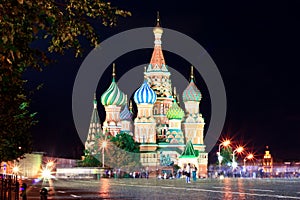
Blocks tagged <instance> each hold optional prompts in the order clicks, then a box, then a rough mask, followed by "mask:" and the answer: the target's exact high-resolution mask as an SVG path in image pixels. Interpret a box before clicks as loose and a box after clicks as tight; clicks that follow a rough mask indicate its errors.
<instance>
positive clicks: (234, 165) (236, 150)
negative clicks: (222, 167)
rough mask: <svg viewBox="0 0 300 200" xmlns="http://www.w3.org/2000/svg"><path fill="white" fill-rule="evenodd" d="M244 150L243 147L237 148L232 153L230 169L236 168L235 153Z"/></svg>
mask: <svg viewBox="0 0 300 200" xmlns="http://www.w3.org/2000/svg"><path fill="white" fill-rule="evenodd" d="M243 150H244V147H241V146H240V147H238V148H236V149H235V150H234V151H233V152H232V168H233V169H235V168H236V167H237V163H236V161H235V153H236V152H237V153H241V152H242V151H243Z"/></svg>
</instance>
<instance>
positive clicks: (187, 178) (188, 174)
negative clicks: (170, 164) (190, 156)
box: [185, 163, 191, 183]
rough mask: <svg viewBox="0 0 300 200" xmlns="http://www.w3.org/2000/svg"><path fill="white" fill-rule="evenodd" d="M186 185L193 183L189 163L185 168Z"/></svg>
mask: <svg viewBox="0 0 300 200" xmlns="http://www.w3.org/2000/svg"><path fill="white" fill-rule="evenodd" d="M185 176H186V183H191V164H190V163H188V164H187V166H186V168H185Z"/></svg>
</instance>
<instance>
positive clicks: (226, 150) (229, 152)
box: [221, 146, 232, 165]
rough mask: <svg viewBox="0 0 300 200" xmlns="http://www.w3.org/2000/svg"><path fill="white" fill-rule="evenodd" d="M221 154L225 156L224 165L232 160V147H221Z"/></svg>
mask: <svg viewBox="0 0 300 200" xmlns="http://www.w3.org/2000/svg"><path fill="white" fill-rule="evenodd" d="M221 156H222V157H223V160H222V165H226V164H227V163H231V162H232V148H231V147H230V146H228V147H226V148H222V149H221Z"/></svg>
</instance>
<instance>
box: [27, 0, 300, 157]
mask: <svg viewBox="0 0 300 200" xmlns="http://www.w3.org/2000/svg"><path fill="white" fill-rule="evenodd" d="M197 2H198V1H197ZM113 4H115V5H117V6H118V7H120V8H123V9H127V10H129V11H131V12H132V17H129V18H125V19H121V20H120V21H119V25H118V26H117V27H115V28H106V27H102V26H100V25H99V24H96V25H97V26H98V28H97V31H99V34H100V35H101V39H102V40H104V39H106V38H108V37H110V36H112V35H114V34H116V33H119V32H122V31H124V30H128V29H132V28H138V27H146V26H153V25H154V24H155V18H156V11H160V15H161V21H162V26H163V27H165V28H170V29H174V30H177V31H180V32H182V33H184V34H186V35H188V36H190V37H192V38H193V39H195V40H196V41H197V42H198V43H199V44H201V45H202V46H203V47H204V48H205V49H206V50H207V52H208V53H209V54H210V56H211V57H212V58H213V60H214V61H215V63H216V65H217V66H218V68H219V71H220V73H221V75H222V78H223V81H224V84H225V88H226V93H227V101H228V102H227V103H228V105H227V106H228V107H227V108H228V111H227V118H226V123H225V126H224V129H223V132H222V136H223V137H225V136H228V137H234V139H235V141H242V143H244V144H247V147H248V148H249V149H251V150H252V151H255V152H257V154H261V153H263V150H264V147H265V145H269V146H270V148H271V153H272V154H273V155H274V156H275V159H277V160H291V159H296V160H299V159H300V157H299V153H300V112H299V111H300V104H299V103H300V94H299V88H300V87H299V86H300V84H299V81H298V76H299V72H300V70H299V67H300V65H299V63H300V62H299V59H298V58H299V56H298V53H299V46H300V39H299V36H300V28H299V20H300V13H299V11H298V10H299V7H300V2H299V1H279V2H277V3H275V2H272V1H270V2H267V1H251V2H247V3H244V2H228V1H226V2H225V1H209V2H208V1H205V2H204V1H203V2H202V1H201V2H198V3H197V4H194V2H193V1H181V2H176V1H150V0H147V1H138V0H134V1H128V0H126V1H125V0H124V1H113ZM174 42H176V41H174ZM41 45H43V44H41ZM90 50H91V48H87V50H86V54H85V56H86V55H87V54H88V53H89V51H90ZM151 52H152V50H141V51H135V52H133V53H130V54H126V55H124V56H122V57H120V58H119V59H118V60H116V64H117V66H119V65H120V66H122V69H118V76H121V75H122V74H123V73H125V72H126V70H128V67H129V66H135V65H139V64H142V63H145V62H149V61H150V57H151ZM72 56H73V54H72V53H67V54H66V55H65V56H54V57H55V58H56V59H57V63H55V64H52V65H50V66H48V67H46V68H45V69H44V71H43V72H42V73H38V72H32V71H28V73H27V74H26V78H28V79H29V80H30V81H32V82H31V83H32V85H36V84H38V83H44V86H43V89H42V90H40V91H38V92H37V93H36V94H35V95H34V97H33V107H32V109H33V110H34V111H38V112H39V121H40V123H39V125H38V126H37V127H35V128H34V129H33V134H34V143H35V150H38V151H46V152H47V153H48V154H49V155H55V156H65V157H77V156H78V155H80V154H81V152H82V149H83V145H82V144H81V141H80V139H79V137H78V135H77V133H76V130H75V126H74V123H73V118H72V88H73V84H74V80H75V77H76V73H77V70H78V69H79V67H80V65H81V63H82V61H83V59H84V57H83V58H79V59H75V58H73V57H72ZM165 59H166V63H167V64H168V65H169V66H171V67H173V68H176V69H177V70H179V71H181V72H182V73H183V74H184V75H185V76H188V73H187V71H188V70H187V69H189V66H190V64H189V63H187V62H186V61H184V60H182V59H181V58H179V57H178V56H175V55H173V54H171V53H165ZM126 67H127V68H126ZM110 73H111V72H110V71H107V72H106V73H105V74H104V76H103V77H102V78H101V80H100V81H101V82H100V83H99V86H98V91H97V96H98V99H99V98H100V96H101V94H102V92H103V91H104V90H106V89H107V87H108V84H109V83H105V80H107V77H109V79H110ZM196 78H198V80H199V81H198V82H197V83H198V84H199V85H202V86H201V87H199V88H200V89H201V91H202V94H203V96H204V97H205V96H206V97H208V92H207V89H206V87H205V84H204V83H202V79H201V77H200V74H196ZM203 85H204V86H203ZM91 106H92V104H91ZM209 107H210V102H209V99H208V98H206V99H205V98H204V99H203V101H202V102H201V108H200V109H201V112H202V113H203V115H204V117H206V119H207V118H209V116H210V113H209V112H210V108H209ZM99 112H100V113H101V114H102V116H101V118H102V122H103V121H104V116H103V107H102V106H100V107H99ZM207 121H208V122H209V119H208V120H207ZM211 155H212V156H214V155H215V151H212V152H211Z"/></svg>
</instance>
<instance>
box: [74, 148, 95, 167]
mask: <svg viewBox="0 0 300 200" xmlns="http://www.w3.org/2000/svg"><path fill="white" fill-rule="evenodd" d="M78 166H79V167H100V161H99V160H98V159H97V158H96V157H95V156H93V155H91V154H90V152H89V151H88V150H85V151H84V159H83V160H81V161H79V162H78Z"/></svg>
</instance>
